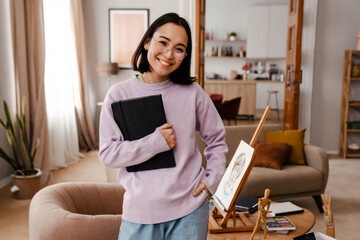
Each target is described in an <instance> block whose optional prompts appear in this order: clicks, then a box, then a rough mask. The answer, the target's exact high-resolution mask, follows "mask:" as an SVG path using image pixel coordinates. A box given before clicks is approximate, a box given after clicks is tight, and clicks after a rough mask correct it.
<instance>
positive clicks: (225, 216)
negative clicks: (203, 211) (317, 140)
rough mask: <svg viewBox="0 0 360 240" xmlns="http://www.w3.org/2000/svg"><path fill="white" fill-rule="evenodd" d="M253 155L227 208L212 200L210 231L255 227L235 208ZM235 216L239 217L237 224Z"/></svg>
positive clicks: (268, 107) (236, 230)
mask: <svg viewBox="0 0 360 240" xmlns="http://www.w3.org/2000/svg"><path fill="white" fill-rule="evenodd" d="M269 111H270V106H267V107H266V109H265V111H264V113H263V115H262V117H261V119H260V122H259V124H258V126H257V128H256V130H255V133H254V135H253V137H252V139H251V141H250V144H249V145H250V146H252V147H253V146H254V144H255V141H256V139H257V137H258V135H259V133H260V131H261V128H262V126H263V124H264V122H265V120H266V118H267V115H268V114H269ZM255 155H256V152H254V154H253V156H252V158H251V161H250V165H249V167H248V168H247V170H246V172H245V174H244V177H243V179H242V180H241V182H240V184H239V186H238V187H237V189H236V192H235V195H234V197H233V199H232V200H231V203H230V206H229V209H228V210H223V209H222V208H221V207H220V206H219V205H218V204H217V203H216V202H214V204H215V205H214V208H213V210H212V212H211V213H210V216H209V232H210V233H222V232H243V231H253V230H254V228H255V225H254V223H252V222H251V221H250V220H249V219H248V216H249V213H247V212H245V213H243V212H236V209H235V204H236V201H237V199H238V198H239V196H240V193H241V191H242V189H243V187H244V186H245V183H246V180H247V178H248V177H249V175H250V172H251V169H252V168H253V166H254V162H255V161H254V160H255ZM230 218H232V219H233V221H232V224H231V225H232V226H229V225H228V223H229V220H230ZM237 218H239V219H240V222H239V224H238V225H237V221H236V220H237ZM216 219H220V222H218V221H217V220H216Z"/></svg>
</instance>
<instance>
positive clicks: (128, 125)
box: [111, 95, 176, 172]
mask: <svg viewBox="0 0 360 240" xmlns="http://www.w3.org/2000/svg"><path fill="white" fill-rule="evenodd" d="M111 108H112V111H113V115H114V119H115V122H116V123H117V125H118V126H119V128H120V130H121V132H122V134H123V136H124V139H125V140H130V141H133V140H137V139H140V138H143V137H145V136H147V135H149V134H151V133H153V132H154V131H155V129H156V128H157V127H160V126H161V125H163V124H165V123H166V122H167V121H166V116H165V111H164V105H163V102H162V98H161V95H152V96H146V97H140V98H132V99H126V100H120V101H117V102H114V103H112V104H111ZM175 166H176V163H175V158H174V154H173V151H172V149H170V150H169V151H165V152H161V153H158V154H156V155H155V156H154V157H152V158H150V159H149V160H147V161H146V162H143V163H140V164H137V165H133V166H129V167H127V168H126V170H127V171H128V172H138V171H145V170H152V169H159V168H171V167H175Z"/></svg>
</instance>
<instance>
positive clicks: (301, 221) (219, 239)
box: [207, 208, 315, 240]
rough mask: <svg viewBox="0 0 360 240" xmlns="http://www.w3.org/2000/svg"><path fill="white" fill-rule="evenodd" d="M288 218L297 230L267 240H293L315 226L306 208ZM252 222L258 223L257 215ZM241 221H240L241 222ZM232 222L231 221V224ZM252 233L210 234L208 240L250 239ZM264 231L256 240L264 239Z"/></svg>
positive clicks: (271, 236) (251, 217)
mask: <svg viewBox="0 0 360 240" xmlns="http://www.w3.org/2000/svg"><path fill="white" fill-rule="evenodd" d="M286 217H287V218H288V219H289V220H290V221H291V222H292V223H293V224H294V225H295V226H296V230H294V231H290V232H289V234H279V233H269V232H268V233H267V235H266V239H267V240H285V239H293V238H294V237H297V236H300V235H303V234H305V233H307V232H309V231H310V229H311V228H312V227H313V226H314V224H315V216H314V214H313V213H312V212H310V211H309V210H307V209H305V208H304V212H303V213H298V214H292V215H286ZM249 219H250V221H252V222H253V223H256V219H257V213H254V214H252V215H250V217H249ZM239 221H240V220H239ZM230 222H232V220H230V221H229V223H230ZM251 234H252V232H235V233H216V234H210V233H209V234H208V238H207V239H208V240H240V239H246V240H248V239H250V236H251ZM263 237H264V231H257V233H256V235H255V237H254V240H257V239H263Z"/></svg>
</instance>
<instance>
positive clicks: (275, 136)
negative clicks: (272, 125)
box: [265, 128, 306, 165]
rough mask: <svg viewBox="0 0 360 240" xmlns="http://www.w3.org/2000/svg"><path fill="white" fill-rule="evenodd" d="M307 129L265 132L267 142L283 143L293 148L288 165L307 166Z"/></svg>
mask: <svg viewBox="0 0 360 240" xmlns="http://www.w3.org/2000/svg"><path fill="white" fill-rule="evenodd" d="M305 130H306V129H305V128H304V129H301V130H285V131H265V142H266V143H273V142H281V143H287V144H289V145H290V146H291V153H290V157H289V160H288V161H287V164H297V165H299V164H300V165H301V164H305V154H304V135H305Z"/></svg>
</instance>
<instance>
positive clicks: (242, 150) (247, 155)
mask: <svg viewBox="0 0 360 240" xmlns="http://www.w3.org/2000/svg"><path fill="white" fill-rule="evenodd" d="M253 154H254V148H253V147H251V146H250V145H248V144H247V143H246V142H244V141H242V140H241V142H240V144H239V146H238V148H237V149H236V152H235V154H234V156H233V158H232V159H231V161H230V164H229V166H228V167H227V169H226V171H225V173H224V175H223V177H222V179H221V181H220V184H219V186H218V188H217V190H216V192H215V194H214V195H213V198H214V200H215V202H216V203H217V204H218V205H219V206H220V207H221V208H222V210H226V211H227V210H229V207H230V205H231V203H232V200H233V198H234V196H235V194H236V192H237V189H238V187H239V185H240V183H241V182H242V180H243V178H244V176H245V173H246V170H247V169H248V167H249V165H250V163H251V159H252V156H253ZM235 201H236V200H235Z"/></svg>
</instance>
